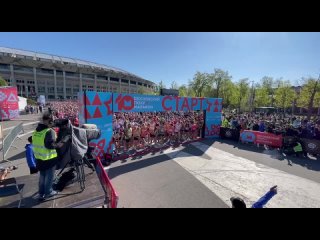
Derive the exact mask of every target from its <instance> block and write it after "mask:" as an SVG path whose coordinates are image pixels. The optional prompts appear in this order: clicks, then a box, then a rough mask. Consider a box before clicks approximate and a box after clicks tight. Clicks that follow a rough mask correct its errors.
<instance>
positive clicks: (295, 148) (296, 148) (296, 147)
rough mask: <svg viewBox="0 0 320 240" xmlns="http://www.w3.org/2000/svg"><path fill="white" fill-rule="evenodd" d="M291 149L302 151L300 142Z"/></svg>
mask: <svg viewBox="0 0 320 240" xmlns="http://www.w3.org/2000/svg"><path fill="white" fill-rule="evenodd" d="M293 151H294V152H302V146H301V144H300V143H298V145H297V146H295V147H294V148H293Z"/></svg>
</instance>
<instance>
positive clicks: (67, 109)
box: [48, 101, 79, 126]
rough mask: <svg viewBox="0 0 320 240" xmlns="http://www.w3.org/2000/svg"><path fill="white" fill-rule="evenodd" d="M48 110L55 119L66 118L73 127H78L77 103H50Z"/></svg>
mask: <svg viewBox="0 0 320 240" xmlns="http://www.w3.org/2000/svg"><path fill="white" fill-rule="evenodd" d="M48 109H49V112H52V113H53V114H54V116H55V117H56V118H59V119H65V118H67V119H69V120H70V121H71V123H72V124H73V125H75V126H79V119H78V116H79V106H78V102H77V101H64V102H50V103H49V104H48Z"/></svg>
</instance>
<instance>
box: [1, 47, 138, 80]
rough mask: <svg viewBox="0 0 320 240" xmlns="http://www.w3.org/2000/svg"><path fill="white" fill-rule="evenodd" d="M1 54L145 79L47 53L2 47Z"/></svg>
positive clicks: (122, 71)
mask: <svg viewBox="0 0 320 240" xmlns="http://www.w3.org/2000/svg"><path fill="white" fill-rule="evenodd" d="M0 53H7V54H11V57H19V56H20V57H27V58H29V59H30V60H34V61H36V60H39V61H41V60H42V61H48V60H49V61H51V62H52V63H61V64H66V63H67V64H69V63H71V64H74V65H76V66H78V67H83V66H90V67H93V68H98V69H103V70H106V71H115V72H119V73H123V74H127V75H131V76H134V77H137V78H141V79H144V78H142V77H139V76H137V75H135V74H132V73H129V72H127V71H125V70H122V69H120V68H115V67H111V66H108V65H104V64H98V63H94V62H89V61H84V60H79V59H76V58H69V57H62V56H57V55H51V54H45V53H39V52H33V51H26V50H20V49H15V48H7V47H0Z"/></svg>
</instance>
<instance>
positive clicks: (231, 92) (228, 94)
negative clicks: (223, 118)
mask: <svg viewBox="0 0 320 240" xmlns="http://www.w3.org/2000/svg"><path fill="white" fill-rule="evenodd" d="M235 92H236V85H235V84H234V83H233V82H232V81H231V79H226V80H225V81H224V82H223V84H222V86H221V90H220V93H219V96H220V97H221V98H222V99H223V107H224V108H227V107H229V106H230V105H232V102H234V101H232V98H234V96H235Z"/></svg>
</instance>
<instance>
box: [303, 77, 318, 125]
mask: <svg viewBox="0 0 320 240" xmlns="http://www.w3.org/2000/svg"><path fill="white" fill-rule="evenodd" d="M319 81H320V76H319V79H318V80H316V79H314V78H308V79H304V85H303V86H302V91H301V93H300V97H299V99H298V106H299V107H304V108H308V119H310V117H311V114H312V109H313V107H319V104H320V102H319V99H320V96H319V95H320V83H319Z"/></svg>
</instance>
